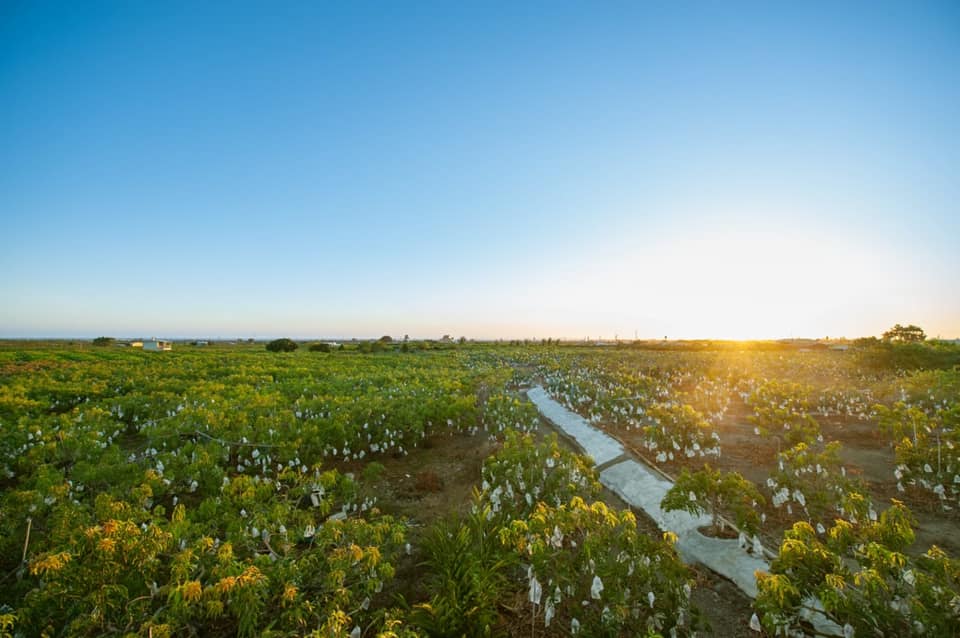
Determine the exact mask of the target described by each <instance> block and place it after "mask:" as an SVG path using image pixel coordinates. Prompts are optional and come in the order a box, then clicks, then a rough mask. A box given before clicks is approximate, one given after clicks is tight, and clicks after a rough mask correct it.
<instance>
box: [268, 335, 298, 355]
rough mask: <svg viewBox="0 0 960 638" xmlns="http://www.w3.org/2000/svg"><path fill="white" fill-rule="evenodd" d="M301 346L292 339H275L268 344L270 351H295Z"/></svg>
mask: <svg viewBox="0 0 960 638" xmlns="http://www.w3.org/2000/svg"><path fill="white" fill-rule="evenodd" d="M299 347H300V346H298V345H297V342H296V341H293V340H292V339H286V338H284V339H274V340H273V341H271V342H270V343H268V344H267V350H269V351H270V352H293V351H294V350H296V349H297V348H299Z"/></svg>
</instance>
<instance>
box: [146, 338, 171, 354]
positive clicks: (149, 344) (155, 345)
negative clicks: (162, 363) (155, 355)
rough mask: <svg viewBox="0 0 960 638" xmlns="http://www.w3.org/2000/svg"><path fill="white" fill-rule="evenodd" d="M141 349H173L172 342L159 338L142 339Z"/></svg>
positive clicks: (154, 350) (164, 350) (156, 350)
mask: <svg viewBox="0 0 960 638" xmlns="http://www.w3.org/2000/svg"><path fill="white" fill-rule="evenodd" d="M143 349H144V350H150V351H151V352H166V351H168V350H173V342H172V341H161V340H159V339H153V340H152V341H144V342H143Z"/></svg>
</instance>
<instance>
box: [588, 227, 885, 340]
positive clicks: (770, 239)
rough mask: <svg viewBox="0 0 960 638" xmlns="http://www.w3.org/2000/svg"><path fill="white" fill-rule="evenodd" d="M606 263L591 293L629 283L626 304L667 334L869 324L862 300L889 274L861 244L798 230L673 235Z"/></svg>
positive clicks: (824, 329) (757, 333)
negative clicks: (610, 273)
mask: <svg viewBox="0 0 960 638" xmlns="http://www.w3.org/2000/svg"><path fill="white" fill-rule="evenodd" d="M605 267H606V268H608V269H616V270H617V271H619V273H620V275H619V276H617V277H613V278H610V279H608V280H607V281H609V282H610V285H607V286H601V287H600V288H599V289H598V290H597V291H596V293H595V297H596V299H597V300H598V301H599V299H606V300H610V299H616V298H617V296H618V295H622V290H623V288H624V284H628V287H629V289H630V290H632V291H633V292H634V294H633V295H632V298H631V301H630V302H629V305H630V306H631V310H632V311H633V314H634V315H636V316H640V317H646V318H648V321H647V323H648V324H652V325H656V326H658V327H660V331H661V332H667V334H668V335H670V336H671V338H707V337H712V338H726V339H758V338H782V337H790V336H805V337H822V336H826V335H830V334H832V335H834V336H839V335H837V334H836V332H835V331H836V330H838V329H840V328H842V329H844V330H849V331H850V332H849V334H860V333H858V332H856V330H857V329H861V328H862V329H864V330H865V332H864V334H867V333H869V327H866V326H864V325H863V324H862V320H863V318H864V317H863V316H862V312H861V310H862V308H861V306H860V304H861V300H862V301H863V302H864V303H865V302H866V300H868V299H870V298H871V296H875V295H878V294H881V295H882V294H883V290H884V289H888V288H889V286H890V284H891V280H892V279H893V278H895V277H896V275H895V274H894V273H888V272H885V268H884V267H883V259H882V258H879V257H878V255H877V254H876V253H872V252H870V251H867V250H866V248H865V247H863V246H859V245H856V244H853V243H852V242H849V241H844V240H840V239H834V238H830V237H818V236H812V235H809V234H805V233H802V232H791V233H787V232H784V233H771V232H761V231H756V232H733V233H704V234H699V235H690V236H687V237H678V238H674V239H673V240H670V241H666V242H664V243H662V244H661V245H660V246H659V247H658V248H657V249H655V250H653V251H651V252H648V253H646V254H640V255H635V256H632V257H630V258H628V259H627V260H626V261H625V262H623V261H621V262H619V263H612V262H607V263H606V264H605ZM894 283H895V282H894ZM618 290H619V291H620V292H618ZM661 313H662V318H663V319H662V320H660V315H661ZM635 323H639V321H635ZM651 327H652V326H651ZM621 334H622V335H624V336H626V335H627V334H630V336H632V331H630V332H621ZM648 336H649V335H648Z"/></svg>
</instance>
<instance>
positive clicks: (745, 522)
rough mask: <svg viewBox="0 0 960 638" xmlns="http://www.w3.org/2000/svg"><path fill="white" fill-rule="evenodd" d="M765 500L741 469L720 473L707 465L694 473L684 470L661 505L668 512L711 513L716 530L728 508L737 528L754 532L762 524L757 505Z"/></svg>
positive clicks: (695, 514)
mask: <svg viewBox="0 0 960 638" xmlns="http://www.w3.org/2000/svg"><path fill="white" fill-rule="evenodd" d="M763 502H764V500H763V497H762V496H760V492H758V491H757V488H756V486H754V484H753V483H751V482H750V481H748V480H746V479H745V478H743V476H741V475H740V473H739V472H721V471H719V470H714V469H711V468H710V466H709V465H707V466H705V467H704V468H703V469H702V470H699V471H697V472H693V473H691V472H689V471H688V470H686V469H684V470H683V472H681V473H680V476H679V477H678V478H677V482H676V483H674V485H673V487H671V488H670V491H669V492H667V495H666V496H665V497H664V498H663V501H662V502H661V503H660V506H661V507H662V508H663V509H664V511H667V512H671V511H674V510H682V511H685V512H689V513H690V514H693V515H694V516H697V515H699V514H705V513H707V514H710V516H711V518H712V519H713V530H714V532H717V531H719V529H720V527H719V525H718V523H719V522H720V514H721V513H722V512H723V511H724V510H727V511H729V512H730V514H731V516H732V517H733V519H734V523H735V524H736V525H737V527H739V528H741V529H742V530H743V531H744V532H747V533H748V534H755V533H756V532H757V530H758V528H759V527H760V515H759V514H758V513H757V504H758V503H763Z"/></svg>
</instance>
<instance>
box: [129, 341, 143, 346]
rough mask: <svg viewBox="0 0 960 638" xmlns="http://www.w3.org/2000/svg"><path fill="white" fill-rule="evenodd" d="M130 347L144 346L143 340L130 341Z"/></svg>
mask: <svg viewBox="0 0 960 638" xmlns="http://www.w3.org/2000/svg"><path fill="white" fill-rule="evenodd" d="M130 347H131V348H142V347H143V342H142V341H131V342H130Z"/></svg>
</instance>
